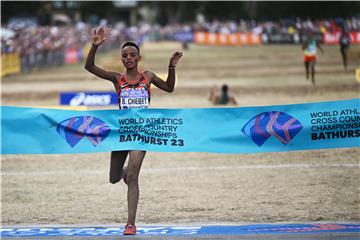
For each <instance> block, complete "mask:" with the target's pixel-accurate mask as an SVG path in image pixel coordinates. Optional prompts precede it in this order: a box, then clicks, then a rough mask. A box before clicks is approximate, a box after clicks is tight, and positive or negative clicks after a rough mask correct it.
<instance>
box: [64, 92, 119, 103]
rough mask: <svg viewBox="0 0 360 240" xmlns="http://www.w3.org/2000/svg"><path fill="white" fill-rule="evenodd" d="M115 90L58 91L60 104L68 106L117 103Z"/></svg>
mask: <svg viewBox="0 0 360 240" xmlns="http://www.w3.org/2000/svg"><path fill="white" fill-rule="evenodd" d="M117 104H118V98H117V95H116V93H115V92H63V93H60V105H70V106H108V105H117Z"/></svg>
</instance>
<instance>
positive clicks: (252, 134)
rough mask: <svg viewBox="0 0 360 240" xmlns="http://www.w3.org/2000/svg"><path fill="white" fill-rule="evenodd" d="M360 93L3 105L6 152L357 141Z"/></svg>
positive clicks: (246, 149) (315, 145)
mask: <svg viewBox="0 0 360 240" xmlns="http://www.w3.org/2000/svg"><path fill="white" fill-rule="evenodd" d="M359 106H360V99H352V100H342V101H331V102H318V103H304V104H292V105H278V106H264V107H239V108H199V109H196V108H195V109H129V110H94V111H71V110H54V109H40V108H23V107H11V106H2V107H1V130H2V131H1V137H2V144H1V152H2V154H63V153H87V152H108V151H115V150H129V149H131V150H148V151H159V152H213V153H257V152H283V151H294V150H308V149H324V148H346V147H359V146H360V139H359V138H360V107H359Z"/></svg>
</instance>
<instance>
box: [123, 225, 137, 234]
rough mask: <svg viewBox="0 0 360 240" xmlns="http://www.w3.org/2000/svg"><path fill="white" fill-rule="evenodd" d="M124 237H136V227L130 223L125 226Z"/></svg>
mask: <svg viewBox="0 0 360 240" xmlns="http://www.w3.org/2000/svg"><path fill="white" fill-rule="evenodd" d="M123 234H124V235H136V227H135V226H134V225H131V224H130V223H128V224H126V225H125V229H124V232H123Z"/></svg>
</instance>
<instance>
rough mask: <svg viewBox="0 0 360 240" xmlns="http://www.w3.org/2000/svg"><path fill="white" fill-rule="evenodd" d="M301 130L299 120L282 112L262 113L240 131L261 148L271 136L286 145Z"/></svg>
mask: <svg viewBox="0 0 360 240" xmlns="http://www.w3.org/2000/svg"><path fill="white" fill-rule="evenodd" d="M302 128H303V126H302V125H301V123H300V122H299V120H297V119H296V118H294V117H292V116H290V115H289V114H287V113H283V112H276V111H272V112H263V113H260V114H258V115H256V116H255V117H253V118H252V119H251V120H250V121H248V122H247V123H246V124H245V125H244V127H243V128H242V129H241V131H242V132H243V133H244V134H245V135H246V136H247V137H249V138H250V139H252V140H253V142H254V143H256V144H257V145H258V146H259V147H261V146H262V145H263V144H264V143H265V142H266V141H267V140H268V139H269V138H270V137H271V136H274V137H276V138H277V139H278V140H279V141H280V142H282V143H283V144H284V145H287V144H288V143H289V142H290V141H291V140H292V139H293V138H294V137H295V136H296V135H297V134H298V133H299V132H300V130H301V129H302Z"/></svg>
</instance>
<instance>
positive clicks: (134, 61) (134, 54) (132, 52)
mask: <svg viewBox="0 0 360 240" xmlns="http://www.w3.org/2000/svg"><path fill="white" fill-rule="evenodd" d="M140 59H141V57H140V56H139V52H138V51H137V49H136V48H134V47H131V46H128V47H125V48H123V50H122V52H121V60H122V62H123V64H124V66H125V67H126V69H133V68H137V66H138V62H139V61H140Z"/></svg>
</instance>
